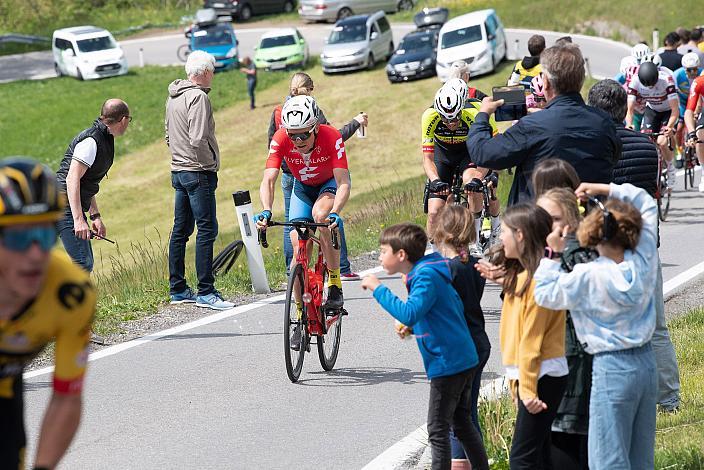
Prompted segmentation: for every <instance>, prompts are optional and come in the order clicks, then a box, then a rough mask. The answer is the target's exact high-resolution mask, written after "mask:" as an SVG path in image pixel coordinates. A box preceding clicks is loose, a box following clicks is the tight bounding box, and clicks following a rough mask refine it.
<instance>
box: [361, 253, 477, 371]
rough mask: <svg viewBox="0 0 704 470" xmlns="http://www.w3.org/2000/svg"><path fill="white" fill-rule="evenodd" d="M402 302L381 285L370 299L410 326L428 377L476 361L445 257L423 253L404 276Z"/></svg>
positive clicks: (470, 366) (472, 344)
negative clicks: (404, 293)
mask: <svg viewBox="0 0 704 470" xmlns="http://www.w3.org/2000/svg"><path fill="white" fill-rule="evenodd" d="M406 288H407V289H408V299H406V301H405V302H404V301H403V300H401V299H399V298H398V297H396V295H394V294H393V293H392V292H391V290H390V289H389V288H388V287H386V286H384V285H381V286H379V287H377V288H376V289H375V290H374V298H375V299H376V300H377V302H379V304H380V305H381V306H382V307H383V308H384V309H385V310H386V311H387V312H389V313H390V314H391V315H392V316H393V317H394V318H395V319H397V320H398V321H400V322H401V323H403V324H404V325H407V326H410V327H413V333H414V334H415V335H416V341H417V342H418V349H420V354H421V356H422V357H423V364H424V365H425V372H426V374H428V378H430V379H432V378H434V377H442V376H447V375H455V374H458V373H460V372H462V371H465V370H467V369H471V368H472V367H475V366H476V365H477V364H478V362H479V361H478V359H477V351H476V349H475V347H474V342H473V341H472V337H471V336H470V334H469V328H468V327H467V322H466V321H465V318H464V306H463V305H462V301H461V300H460V297H459V295H457V291H455V289H454V287H452V276H451V274H450V267H449V260H447V259H445V258H443V257H442V256H440V255H439V254H438V253H432V254H429V255H426V256H424V257H423V258H421V259H420V260H418V262H417V263H416V264H415V266H413V269H412V270H411V272H409V273H408V276H407V277H406Z"/></svg>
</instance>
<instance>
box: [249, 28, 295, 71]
mask: <svg viewBox="0 0 704 470" xmlns="http://www.w3.org/2000/svg"><path fill="white" fill-rule="evenodd" d="M307 62H308V44H307V43H306V40H305V39H304V38H303V36H301V33H300V32H299V31H298V29H296V28H283V29H276V30H273V31H269V32H267V33H265V34H264V35H263V36H262V38H261V40H260V41H259V44H258V45H257V47H255V48H254V65H255V66H256V67H257V68H258V69H267V70H287V69H290V68H300V67H303V66H305V65H306V63H307Z"/></svg>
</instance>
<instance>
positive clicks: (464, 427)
mask: <svg viewBox="0 0 704 470" xmlns="http://www.w3.org/2000/svg"><path fill="white" fill-rule="evenodd" d="M427 242H428V237H427V236H426V234H425V232H424V231H423V229H422V228H421V227H419V226H417V225H415V224H410V223H403V224H398V225H393V226H391V227H389V228H387V229H386V230H384V231H383V232H382V234H381V237H380V239H379V244H380V245H381V247H380V255H379V261H380V262H381V265H382V267H383V268H384V269H385V270H386V271H387V272H388V273H389V274H396V273H402V274H405V275H406V288H407V289H408V298H407V299H406V301H405V302H404V301H403V300H401V299H399V298H398V297H397V296H396V295H394V294H393V293H392V292H391V290H389V288H388V287H386V286H384V285H383V284H382V283H381V282H380V281H379V279H377V277H376V276H374V275H370V276H367V277H365V278H364V280H363V281H362V287H363V288H364V289H369V290H371V291H372V292H373V293H374V298H375V299H376V300H377V302H379V304H381V306H382V307H383V308H384V309H385V310H386V311H387V312H389V313H390V314H391V315H392V316H393V317H394V318H395V319H396V320H398V321H399V322H401V323H403V324H404V325H407V326H408V327H411V328H413V333H414V334H415V336H416V341H417V342H418V349H420V353H421V356H422V357H423V364H424V365H425V371H426V374H427V375H428V378H429V379H430V400H429V406H428V440H429V441H430V446H431V449H432V457H433V466H432V468H433V470H440V469H443V470H445V469H447V470H449V469H450V466H451V460H452V459H451V451H450V426H453V429H454V431H455V435H456V437H457V438H458V439H459V441H460V442H461V443H462V446H463V447H464V450H465V453H466V454H467V455H468V456H469V457H470V461H471V463H472V468H473V469H488V468H489V464H488V459H487V455H486V450H485V449H484V443H483V442H482V439H481V436H480V434H479V432H478V431H477V429H476V428H475V427H474V425H473V424H472V421H471V418H470V416H471V396H472V381H473V379H474V374H475V373H476V367H477V365H478V363H479V361H478V358H477V352H476V348H475V347H474V342H473V341H472V337H471V336H470V333H469V328H468V327H467V322H466V320H465V317H464V307H463V305H462V301H461V300H460V298H459V295H458V294H457V292H456V291H455V289H454V288H453V287H452V275H451V273H450V267H449V262H448V260H447V259H445V258H443V257H442V256H441V255H439V254H437V253H433V254H430V255H427V256H423V254H424V252H425V247H426V244H427Z"/></svg>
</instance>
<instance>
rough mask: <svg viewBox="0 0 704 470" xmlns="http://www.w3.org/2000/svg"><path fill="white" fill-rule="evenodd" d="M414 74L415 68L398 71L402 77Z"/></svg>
mask: <svg viewBox="0 0 704 470" xmlns="http://www.w3.org/2000/svg"><path fill="white" fill-rule="evenodd" d="M415 74H416V72H415V70H404V71H403V72H400V73H399V75H401V76H402V77H408V76H410V75H415Z"/></svg>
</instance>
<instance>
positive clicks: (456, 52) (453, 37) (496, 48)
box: [435, 9, 507, 82]
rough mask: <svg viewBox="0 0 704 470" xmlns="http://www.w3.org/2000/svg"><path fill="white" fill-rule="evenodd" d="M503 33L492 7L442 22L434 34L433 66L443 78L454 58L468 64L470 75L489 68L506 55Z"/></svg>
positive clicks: (448, 71)
mask: <svg viewBox="0 0 704 470" xmlns="http://www.w3.org/2000/svg"><path fill="white" fill-rule="evenodd" d="M506 49H507V45H506V33H505V32H504V26H503V24H501V20H499V17H498V16H497V15H496V12H495V11H494V10H493V9H487V10H479V11H474V12H472V13H467V14H466V15H462V16H458V17H456V18H453V19H451V20H450V21H448V22H447V23H445V24H444V25H443V26H442V28H441V29H440V37H439V38H438V56H437V62H436V65H435V70H436V71H437V73H438V78H439V79H440V80H442V81H443V82H444V81H446V80H447V76H448V75H449V73H450V65H452V63H453V62H455V61H456V60H464V61H465V62H467V63H468V64H469V69H470V71H471V73H472V75H481V74H484V73H490V72H493V71H494V69H495V68H496V66H497V65H498V64H499V63H500V62H501V61H502V60H503V59H504V58H505V57H506Z"/></svg>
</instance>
